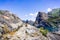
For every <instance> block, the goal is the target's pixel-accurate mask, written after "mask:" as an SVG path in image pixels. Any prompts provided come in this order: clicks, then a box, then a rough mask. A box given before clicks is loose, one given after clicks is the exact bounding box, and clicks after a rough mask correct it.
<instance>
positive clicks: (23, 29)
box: [0, 10, 48, 40]
mask: <svg viewBox="0 0 60 40" xmlns="http://www.w3.org/2000/svg"><path fill="white" fill-rule="evenodd" d="M0 40H48V39H47V38H46V37H44V36H43V35H42V34H41V33H40V32H39V30H38V29H37V28H36V27H34V26H31V25H29V24H26V23H23V22H22V20H21V19H20V18H19V17H17V16H16V15H14V14H12V13H11V12H9V11H7V10H0Z"/></svg>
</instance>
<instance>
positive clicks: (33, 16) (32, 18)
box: [25, 12, 38, 21]
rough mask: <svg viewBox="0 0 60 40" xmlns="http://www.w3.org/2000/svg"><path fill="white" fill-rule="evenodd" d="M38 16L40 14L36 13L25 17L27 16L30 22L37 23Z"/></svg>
mask: <svg viewBox="0 0 60 40" xmlns="http://www.w3.org/2000/svg"><path fill="white" fill-rule="evenodd" d="M37 14H38V12H36V13H29V14H27V15H25V16H26V18H27V19H28V20H32V21H35V19H36V16H37Z"/></svg>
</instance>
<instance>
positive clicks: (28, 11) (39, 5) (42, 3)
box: [0, 0, 60, 20]
mask: <svg viewBox="0 0 60 40" xmlns="http://www.w3.org/2000/svg"><path fill="white" fill-rule="evenodd" d="M53 8H60V0H0V10H9V11H10V12H13V13H14V14H16V15H17V16H18V17H20V18H21V19H22V20H27V19H29V20H35V17H36V14H37V12H38V11H42V12H48V10H51V9H53Z"/></svg>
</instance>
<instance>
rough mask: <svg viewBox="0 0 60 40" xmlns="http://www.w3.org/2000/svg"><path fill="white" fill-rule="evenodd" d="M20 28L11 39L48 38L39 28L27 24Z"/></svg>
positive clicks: (31, 39)
mask: <svg viewBox="0 0 60 40" xmlns="http://www.w3.org/2000/svg"><path fill="white" fill-rule="evenodd" d="M25 25H26V24H24V25H23V27H21V28H19V30H18V31H16V32H15V34H14V35H13V36H12V37H11V38H10V39H9V40H48V39H47V38H46V37H44V36H43V35H42V34H41V33H40V32H39V30H38V29H37V28H35V27H33V26H31V25H29V24H27V26H25Z"/></svg>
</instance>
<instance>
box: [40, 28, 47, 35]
mask: <svg viewBox="0 0 60 40" xmlns="http://www.w3.org/2000/svg"><path fill="white" fill-rule="evenodd" d="M39 30H40V32H41V33H42V34H43V35H44V36H46V34H47V33H48V30H47V29H44V28H43V27H41V28H39Z"/></svg>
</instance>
